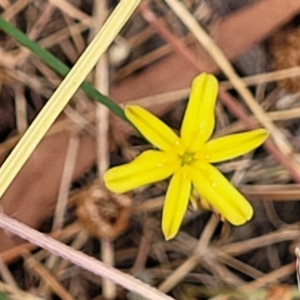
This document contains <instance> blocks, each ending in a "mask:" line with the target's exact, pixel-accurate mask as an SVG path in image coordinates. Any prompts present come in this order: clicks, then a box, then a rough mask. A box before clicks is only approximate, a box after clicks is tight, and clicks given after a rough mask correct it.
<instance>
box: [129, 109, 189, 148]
mask: <svg viewBox="0 0 300 300" xmlns="http://www.w3.org/2000/svg"><path fill="white" fill-rule="evenodd" d="M125 115H126V117H127V118H128V119H129V120H130V121H131V122H132V123H133V125H134V126H135V127H136V128H137V129H138V130H139V131H140V133H141V134H142V135H143V136H144V137H145V138H146V139H147V140H148V141H149V142H150V143H151V144H152V145H154V146H155V147H157V148H159V149H161V150H163V151H167V152H170V151H172V152H174V151H176V149H177V148H181V145H182V142H181V139H180V138H179V137H178V136H177V135H176V133H175V132H174V131H173V130H172V129H171V128H170V127H168V126H167V125H166V124H165V123H164V122H162V121H161V120H160V119H158V118H157V117H156V116H154V115H153V114H151V113H150V112H149V111H147V110H145V109H143V108H142V107H140V106H136V105H127V106H126V107H125ZM183 151H184V149H182V150H179V152H180V153H179V154H182V153H183Z"/></svg>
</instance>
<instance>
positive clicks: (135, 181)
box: [103, 150, 181, 193]
mask: <svg viewBox="0 0 300 300" xmlns="http://www.w3.org/2000/svg"><path fill="white" fill-rule="evenodd" d="M180 164H181V162H180V159H179V158H178V157H177V156H176V155H172V154H170V153H168V154H167V153H165V152H162V151H156V150H148V151H145V152H143V153H142V154H140V155H139V156H137V157H136V158H135V159H134V160H133V161H131V162H129V163H127V164H125V165H122V166H118V167H114V168H112V169H110V170H108V171H107V172H106V173H105V174H104V177H103V179H104V183H105V185H106V187H107V188H108V189H109V190H111V191H113V192H115V193H124V192H127V191H130V190H133V189H135V188H138V187H140V186H143V185H146V184H150V183H154V182H157V181H160V180H163V179H165V178H168V177H169V176H171V175H172V174H173V173H174V172H175V171H176V170H178V169H179V168H180Z"/></svg>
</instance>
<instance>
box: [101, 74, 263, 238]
mask: <svg viewBox="0 0 300 300" xmlns="http://www.w3.org/2000/svg"><path fill="white" fill-rule="evenodd" d="M217 93H218V82H217V80H216V78H215V77H214V76H212V75H208V74H205V73H203V74H201V75H199V76H197V77H196V78H195V79H194V80H193V83H192V88H191V94H190V99H189V102H188V105H187V108H186V112H185V115H184V118H183V122H182V126H181V130H180V137H179V136H177V135H176V133H175V132H174V131H173V130H172V129H171V128H169V127H168V126H167V125H166V124H165V123H163V122H162V121H161V120H160V119H158V118H157V117H155V116H154V115H153V114H151V113H150V112H148V111H146V110H145V109H143V108H141V107H139V106H135V105H127V106H126V108H125V114H126V117H127V118H128V119H129V120H130V121H131V122H132V124H133V125H134V126H135V127H136V128H137V129H138V130H139V131H140V133H141V134H142V135H143V136H144V137H145V138H146V139H147V140H148V141H149V142H150V143H151V144H152V145H154V146H155V147H156V148H158V149H159V150H147V151H145V152H143V153H141V154H140V155H139V156H137V157H136V158H135V159H134V160H133V161H131V162H129V163H127V164H125V165H122V166H117V167H114V168H112V169H110V170H108V171H107V172H106V173H105V175H104V182H105V184H106V186H107V188H108V189H109V190H111V191H113V192H115V193H124V192H127V191H129V190H133V189H135V188H137V187H140V186H143V185H146V184H150V183H154V182H158V181H161V180H164V179H166V178H168V177H171V180H170V185H169V187H168V190H167V194H166V200H165V203H164V207H163V215H162V230H163V233H164V236H165V238H166V239H171V238H173V237H174V236H175V235H176V234H177V232H178V230H179V227H180V224H181V222H182V219H183V217H184V214H185V211H186V209H187V207H188V202H189V199H190V196H191V191H192V188H194V189H195V190H196V191H197V192H198V193H199V195H200V197H201V198H202V199H204V200H205V201H207V202H208V203H209V204H210V205H211V206H212V207H213V208H214V210H216V211H217V212H218V213H220V215H221V216H222V217H223V218H225V219H226V220H228V221H229V222H230V223H232V224H233V225H242V224H244V223H245V222H246V221H248V220H250V219H251V217H252V215H253V209H252V207H251V205H250V203H249V202H248V201H247V200H246V199H245V198H244V196H243V195H242V194H241V193H239V192H238V191H237V190H236V189H235V188H234V187H233V186H232V185H231V183H230V182H229V181H228V180H227V179H226V178H225V177H224V176H223V175H222V174H221V173H220V172H219V171H218V170H217V169H216V168H215V167H214V166H212V165H211V163H217V162H220V161H224V160H227V159H231V158H234V157H237V156H240V155H243V154H245V153H247V152H249V151H251V150H253V149H255V148H256V147H258V146H259V145H261V144H262V143H263V142H264V141H265V140H266V138H267V137H268V132H267V131H266V130H264V129H257V130H252V131H249V132H246V133H238V134H232V135H229V136H225V137H221V138H217V139H214V140H210V141H209V138H210V136H211V134H212V132H213V129H214V125H215V118H214V109H215V102H216V98H217Z"/></svg>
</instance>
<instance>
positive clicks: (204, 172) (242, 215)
mask: <svg viewBox="0 0 300 300" xmlns="http://www.w3.org/2000/svg"><path fill="white" fill-rule="evenodd" d="M191 174H192V175H191V176H192V183H193V185H194V187H195V189H196V190H197V191H198V193H199V194H200V196H201V197H203V198H204V199H206V200H207V201H208V202H209V203H210V205H211V206H213V207H214V208H215V209H216V210H217V211H218V212H219V213H220V214H221V215H222V216H223V217H224V218H225V219H227V220H228V221H229V222H230V223H231V224H233V225H242V224H244V223H245V222H246V221H248V220H250V219H251V218H252V215H253V209H252V206H251V205H250V203H249V202H248V201H247V200H246V199H245V198H244V196H243V195H242V194H241V193H240V192H239V191H238V190H237V189H236V188H235V187H234V186H233V185H232V184H231V183H230V182H229V181H228V180H227V179H226V178H225V177H224V176H223V175H222V174H221V173H220V172H219V171H218V170H217V169H216V168H215V167H213V166H212V165H210V164H206V163H201V164H198V165H197V168H195V167H191Z"/></svg>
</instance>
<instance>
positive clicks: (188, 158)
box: [181, 152, 195, 165]
mask: <svg viewBox="0 0 300 300" xmlns="http://www.w3.org/2000/svg"><path fill="white" fill-rule="evenodd" d="M181 159H182V165H189V164H190V163H192V162H193V161H194V160H195V158H194V153H191V152H184V153H183V155H182V156H181Z"/></svg>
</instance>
